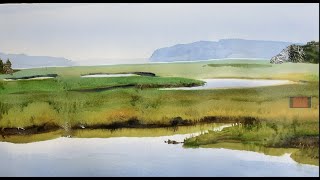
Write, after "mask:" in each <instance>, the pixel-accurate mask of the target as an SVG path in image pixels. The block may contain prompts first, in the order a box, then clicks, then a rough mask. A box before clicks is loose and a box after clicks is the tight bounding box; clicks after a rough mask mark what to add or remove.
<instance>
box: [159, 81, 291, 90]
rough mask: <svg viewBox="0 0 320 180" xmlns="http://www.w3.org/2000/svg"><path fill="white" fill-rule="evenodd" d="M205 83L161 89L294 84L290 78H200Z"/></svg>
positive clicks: (228, 87)
mask: <svg viewBox="0 0 320 180" xmlns="http://www.w3.org/2000/svg"><path fill="white" fill-rule="evenodd" d="M200 80H202V81H205V82H206V83H205V85H203V86H196V87H178V88H161V89H160V90H202V89H230V88H250V87H260V86H275V85H283V84H292V83H294V82H292V81H289V80H261V79H200Z"/></svg>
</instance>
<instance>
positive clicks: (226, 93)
mask: <svg viewBox="0 0 320 180" xmlns="http://www.w3.org/2000/svg"><path fill="white" fill-rule="evenodd" d="M126 72H152V73H155V74H156V77H145V76H132V77H112V78H81V77H80V76H81V75H82V74H89V73H126ZM45 74H58V77H57V78H54V79H46V80H19V81H3V79H4V78H8V77H24V76H32V75H45ZM205 78H247V79H287V80H292V81H296V82H303V83H296V84H287V85H279V86H269V87H257V88H246V89H241V88H238V89H215V90H190V91H160V90H158V89H157V88H159V87H180V86H196V85H202V84H203V81H200V80H198V79H205ZM125 85H132V86H130V87H128V88H115V89H110V90H105V91H99V92H95V91H94V90H95V89H97V88H107V87H114V86H125ZM79 90H93V91H90V92H89V91H88V92H81V91H79ZM291 96H312V107H311V108H309V109H293V108H289V97H291ZM318 113H319V64H304V63H284V64H269V61H263V60H219V61H205V62H204V61H203V62H190V63H158V64H156V63H155V64H136V65H110V66H90V67H59V68H58V67H56V68H37V69H24V70H21V71H18V72H15V73H14V75H13V76H11V75H0V128H2V129H5V128H18V127H25V128H26V127H31V126H33V125H34V126H42V125H46V124H50V125H52V126H56V127H59V128H60V129H62V130H67V131H69V130H70V129H74V128H76V127H79V126H80V125H84V126H86V127H103V126H104V125H112V124H114V123H126V122H129V121H130V120H132V119H135V120H137V121H139V124H142V125H166V126H170V125H172V121H173V120H174V119H176V118H180V119H182V120H187V121H188V122H192V124H196V123H197V122H199V121H201V120H202V119H203V118H204V117H211V118H218V119H229V120H234V121H237V120H238V119H246V118H252V119H255V120H257V121H259V122H261V123H260V125H261V126H260V125H259V126H254V127H253V128H252V129H247V128H244V127H241V126H239V127H232V128H227V129H226V130H225V131H223V132H221V133H223V134H220V133H218V134H217V133H215V132H210V133H208V134H205V135H201V136H199V137H198V139H190V140H187V141H186V142H185V145H186V146H188V145H189V146H195V147H197V146H201V147H202V146H206V145H208V146H209V145H211V146H212V144H214V143H223V142H229V141H232V142H233V141H235V142H237V143H245V144H248V143H249V144H250V143H251V144H252V143H253V144H254V145H259V146H263V147H266V148H270V147H290V146H285V145H286V143H287V142H289V141H291V140H293V139H297V138H305V137H316V136H318V135H319V126H318V125H319V114H318ZM257 127H259V128H258V129H257ZM94 131H95V132H94ZM94 131H93V130H92V131H91V132H92V133H90V130H87V131H86V132H83V133H82V134H78V136H81V137H86V136H88V137H91V136H94V135H93V134H95V133H97V132H98V133H100V130H98V129H97V130H94ZM151 131H152V129H150V132H151ZM59 132H60V131H59ZM62 132H63V131H61V133H62ZM61 133H60V134H61ZM57 134H59V133H53V132H48V133H44V137H42V138H38V139H48V138H49V137H50V136H52V137H57ZM239 134H241V135H239ZM18 137H19V136H18ZM18 137H16V136H11V137H10V138H11V140H12V139H13V140H12V141H13V142H18V141H19V140H18V139H19V138H18ZM217 137H219V138H217ZM10 138H9V139H8V138H7V139H6V140H5V139H2V140H4V141H10ZM265 139H266V140H265ZM290 148H291V147H290ZM295 148H297V147H295ZM298 148H299V147H298ZM317 148H318V147H317ZM306 151H308V153H304V154H311V155H310V156H308V157H311V159H318V158H319V157H316V156H314V154H315V152H317V151H316V150H314V149H312V150H310V148H309V149H307V150H305V149H304V152H306ZM309 151H311V152H309ZM299 152H301V151H299ZM293 156H295V157H296V158H297V159H298V157H301V153H300V154H299V153H298V152H297V153H295V154H294V155H293ZM311 161H312V162H313V160H311ZM313 164H314V163H313Z"/></svg>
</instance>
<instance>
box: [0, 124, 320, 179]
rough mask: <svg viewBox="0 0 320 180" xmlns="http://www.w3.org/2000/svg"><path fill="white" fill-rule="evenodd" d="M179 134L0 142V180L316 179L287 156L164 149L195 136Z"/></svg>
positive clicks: (308, 167) (311, 170) (313, 171)
mask: <svg viewBox="0 0 320 180" xmlns="http://www.w3.org/2000/svg"><path fill="white" fill-rule="evenodd" d="M226 126H229V125H223V126H218V127H217V126H213V127H212V128H213V129H215V130H221V129H222V128H223V127H226ZM192 130H194V129H192ZM179 132H180V133H182V134H174V135H164V136H158V137H150V136H149V137H110V138H63V137H62V138H58V139H54V140H48V141H40V142H34V143H27V144H13V143H7V142H0V159H1V166H0V175H1V176H319V169H318V167H317V166H312V165H304V164H299V163H297V162H295V161H293V160H292V159H291V158H290V155H289V154H284V155H282V156H270V155H265V154H262V153H257V152H251V151H242V150H228V149H223V148H184V147H183V146H182V144H166V143H164V141H166V140H168V139H171V140H176V141H183V140H184V139H185V138H187V137H190V136H195V135H198V134H199V133H200V132H198V133H197V132H193V133H186V131H177V133H179ZM129 134H133V133H132V132H130V133H129ZM160 134H161V133H160ZM118 135H119V134H118ZM120 136H121V135H120Z"/></svg>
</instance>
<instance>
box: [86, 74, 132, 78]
mask: <svg viewBox="0 0 320 180" xmlns="http://www.w3.org/2000/svg"><path fill="white" fill-rule="evenodd" d="M128 76H138V75H137V74H89V75H82V76H81V77H82V78H99V77H128Z"/></svg>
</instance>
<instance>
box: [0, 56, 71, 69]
mask: <svg viewBox="0 0 320 180" xmlns="http://www.w3.org/2000/svg"><path fill="white" fill-rule="evenodd" d="M0 58H1V59H2V60H4V61H6V60H7V59H8V58H9V59H10V61H11V63H12V68H15V69H19V68H36V67H52V66H72V65H73V62H72V61H71V60H68V59H65V58H61V57H49V56H29V55H26V54H4V53H0Z"/></svg>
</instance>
